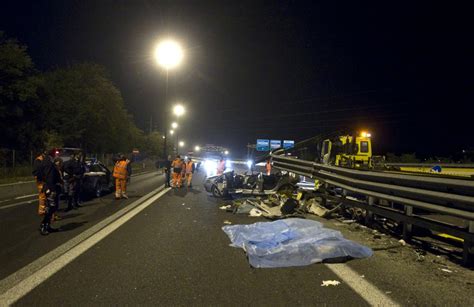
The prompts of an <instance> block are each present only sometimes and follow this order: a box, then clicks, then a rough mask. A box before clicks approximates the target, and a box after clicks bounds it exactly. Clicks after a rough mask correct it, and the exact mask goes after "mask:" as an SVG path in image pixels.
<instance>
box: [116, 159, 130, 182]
mask: <svg viewBox="0 0 474 307" xmlns="http://www.w3.org/2000/svg"><path fill="white" fill-rule="evenodd" d="M127 164H128V163H127V161H125V160H120V161H117V163H115V166H114V174H113V176H114V178H117V179H127Z"/></svg>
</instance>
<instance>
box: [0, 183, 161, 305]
mask: <svg viewBox="0 0 474 307" xmlns="http://www.w3.org/2000/svg"><path fill="white" fill-rule="evenodd" d="M163 188H164V185H163V186H161V187H160V188H158V189H156V190H154V191H152V192H151V193H149V194H147V195H145V196H143V197H142V198H140V199H138V200H137V201H135V202H133V203H132V204H130V205H129V206H127V207H125V208H123V209H122V210H120V211H118V212H117V213H115V214H114V215H112V216H110V217H108V218H107V219H105V220H103V221H102V222H100V223H98V224H96V225H95V226H93V227H91V228H89V229H88V230H86V231H84V232H83V233H81V234H80V235H78V236H76V237H75V238H73V239H71V240H70V241H68V242H66V243H64V244H63V245H61V246H59V247H58V248H56V249H54V250H53V251H51V252H49V253H48V254H46V255H44V256H43V257H41V258H39V259H37V260H35V261H34V262H32V263H30V264H29V265H27V266H25V267H24V268H22V269H20V270H19V271H17V272H15V273H13V274H12V275H10V276H8V277H7V278H5V279H3V280H2V281H0V293H1V294H0V306H5V305H11V304H14V303H15V302H16V301H18V300H19V299H21V298H22V297H23V296H25V295H26V294H28V293H29V292H30V291H31V290H33V289H34V288H35V287H37V286H38V285H40V284H41V283H43V282H44V281H45V280H47V279H48V278H49V277H51V276H52V275H53V274H54V273H56V272H58V271H59V270H61V269H62V268H63V267H65V266H66V265H67V264H69V263H70V262H72V261H73V260H74V259H76V258H77V257H79V256H80V255H81V254H82V253H84V252H85V251H87V250H88V249H89V248H91V247H92V246H94V245H95V244H96V243H98V242H99V241H100V240H102V239H104V238H105V237H106V236H108V235H109V234H110V233H112V232H113V231H114V230H116V229H117V228H119V227H120V226H122V225H123V224H125V223H126V222H127V221H129V220H130V219H131V218H133V217H134V216H135V215H137V214H138V213H139V212H141V211H142V210H143V209H145V208H146V207H148V206H149V205H151V204H152V203H153V202H155V201H156V200H158V199H159V198H160V197H162V196H163V195H164V194H166V192H168V191H169V190H170V189H169V188H165V189H164V190H163ZM159 190H163V191H161V192H159V193H158V191H159ZM156 193H158V194H156Z"/></svg>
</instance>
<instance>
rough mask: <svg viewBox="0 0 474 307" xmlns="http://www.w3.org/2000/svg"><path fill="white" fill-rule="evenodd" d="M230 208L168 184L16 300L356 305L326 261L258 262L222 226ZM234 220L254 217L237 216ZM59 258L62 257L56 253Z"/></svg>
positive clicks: (23, 302) (354, 297)
mask: <svg viewBox="0 0 474 307" xmlns="http://www.w3.org/2000/svg"><path fill="white" fill-rule="evenodd" d="M226 219H229V213H226V212H224V211H222V210H218V208H217V203H216V201H215V200H214V199H212V198H210V197H209V196H207V195H206V193H205V192H203V191H202V188H200V187H198V186H197V187H196V189H193V190H190V191H187V190H185V189H182V190H179V191H175V190H172V191H169V192H168V193H166V194H165V195H164V196H163V197H161V198H160V199H159V200H157V201H156V202H154V203H153V204H151V205H150V206H148V207H147V208H146V209H144V210H143V211H141V212H140V213H139V214H137V215H136V216H135V217H134V218H132V219H131V220H130V221H128V222H127V223H125V224H123V225H122V226H121V227H120V228H118V229H117V230H115V231H114V232H112V233H111V234H110V235H109V236H107V237H106V238H105V239H103V240H102V241H100V242H98V243H96V244H95V245H93V246H92V247H91V248H90V249H89V250H87V251H86V252H85V253H84V254H82V255H80V256H79V257H78V258H76V259H75V260H74V261H72V262H71V263H70V264H69V265H67V266H65V267H64V268H62V269H61V270H60V271H59V272H57V273H56V274H54V275H53V276H52V277H51V278H49V279H47V280H46V281H45V282H43V283H42V284H41V285H39V286H38V287H37V288H35V289H34V290H33V291H32V292H30V293H29V294H27V295H26V296H25V297H23V298H22V299H21V300H20V301H19V302H18V305H31V304H35V305H36V304H38V303H40V302H41V301H42V299H44V297H47V298H48V299H47V302H48V304H52V305H56V304H60V305H74V304H77V303H78V302H80V303H81V304H84V305H97V304H101V305H102V304H103V305H116V304H118V303H119V304H121V305H158V304H159V305H190V304H192V305H248V304H253V305H283V304H284V305H294V304H298V305H315V304H318V305H321V304H331V305H359V306H364V305H367V303H366V302H365V301H364V300H363V299H362V298H361V296H360V295H358V294H357V293H355V292H354V291H353V290H352V289H351V288H350V286H349V285H347V284H341V285H339V286H337V287H321V283H322V281H323V280H334V279H339V278H338V276H337V275H336V274H335V273H334V272H332V271H331V270H330V269H328V268H327V267H325V266H323V265H315V266H308V267H300V268H284V269H253V268H251V267H250V266H249V264H248V261H247V259H246V257H245V254H244V253H243V252H242V251H241V250H240V249H236V248H232V247H229V246H228V245H229V240H228V238H227V236H226V235H225V234H224V232H223V231H222V230H221V227H222V226H223V221H224V220H226ZM232 220H233V222H234V223H251V222H255V221H256V220H254V219H251V218H249V217H246V216H232ZM59 261H61V260H59Z"/></svg>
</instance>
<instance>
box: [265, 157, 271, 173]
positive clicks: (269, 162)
mask: <svg viewBox="0 0 474 307" xmlns="http://www.w3.org/2000/svg"><path fill="white" fill-rule="evenodd" d="M265 169H266V171H267V176H270V175H271V173H272V162H271V161H270V158H268V159H267V163H266V164H265Z"/></svg>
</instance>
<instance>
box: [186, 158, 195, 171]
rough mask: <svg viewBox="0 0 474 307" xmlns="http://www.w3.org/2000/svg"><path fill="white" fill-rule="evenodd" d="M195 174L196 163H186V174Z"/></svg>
mask: <svg viewBox="0 0 474 307" xmlns="http://www.w3.org/2000/svg"><path fill="white" fill-rule="evenodd" d="M192 173H194V162H192V161H189V162H188V163H186V174H192Z"/></svg>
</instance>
